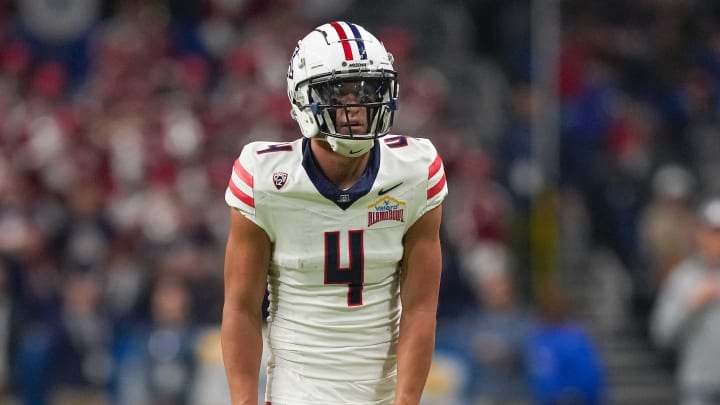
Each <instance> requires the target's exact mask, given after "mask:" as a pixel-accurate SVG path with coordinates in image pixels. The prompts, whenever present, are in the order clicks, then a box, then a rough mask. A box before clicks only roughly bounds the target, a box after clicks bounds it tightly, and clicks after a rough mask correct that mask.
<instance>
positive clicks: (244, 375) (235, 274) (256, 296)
mask: <svg viewBox="0 0 720 405" xmlns="http://www.w3.org/2000/svg"><path fill="white" fill-rule="evenodd" d="M230 217H231V218H230V232H229V235H228V241H227V247H226V251H225V270H224V271H225V302H224V306H223V316H222V325H221V331H220V336H221V341H222V355H223V361H224V363H225V372H226V374H227V378H228V383H229V385H230V396H231V399H232V405H257V403H258V399H257V395H258V374H259V370H260V358H261V355H262V345H263V344H262V302H263V298H264V295H265V287H266V282H267V281H266V277H267V270H268V265H269V262H270V250H271V243H270V239H269V238H268V236H267V234H266V233H265V231H264V230H263V229H262V228H260V227H259V226H258V225H256V224H255V223H253V222H252V221H250V220H249V219H247V218H245V217H244V216H243V215H242V214H241V213H240V212H239V211H237V210H235V209H231V214H230Z"/></svg>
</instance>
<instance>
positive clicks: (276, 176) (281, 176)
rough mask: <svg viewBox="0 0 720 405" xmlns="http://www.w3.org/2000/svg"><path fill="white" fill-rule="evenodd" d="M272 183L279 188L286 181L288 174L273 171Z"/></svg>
mask: <svg viewBox="0 0 720 405" xmlns="http://www.w3.org/2000/svg"><path fill="white" fill-rule="evenodd" d="M272 177H273V184H274V185H275V188H276V189H278V190H280V189H281V188H282V187H283V186H284V185H285V182H286V181H287V177H288V174H287V173H285V172H275V173H273V176H272Z"/></svg>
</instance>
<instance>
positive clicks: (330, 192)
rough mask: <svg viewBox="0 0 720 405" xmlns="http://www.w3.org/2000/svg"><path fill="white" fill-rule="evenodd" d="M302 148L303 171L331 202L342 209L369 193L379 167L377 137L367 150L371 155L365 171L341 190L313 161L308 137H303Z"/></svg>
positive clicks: (313, 157)
mask: <svg viewBox="0 0 720 405" xmlns="http://www.w3.org/2000/svg"><path fill="white" fill-rule="evenodd" d="M302 149H303V160H302V165H303V167H304V168H305V172H306V173H307V175H308V177H310V180H311V181H312V182H313V184H314V185H315V188H316V189H317V190H318V191H319V192H320V194H322V195H323V196H324V197H325V198H327V199H328V200H330V201H332V202H333V203H335V205H337V206H338V207H340V208H341V209H343V210H345V209H347V208H348V207H349V206H351V205H352V204H353V203H354V202H355V201H357V200H358V199H359V198H360V197H362V196H364V195H365V194H367V193H369V192H370V189H371V188H372V186H373V184H374V183H375V178H376V177H377V174H378V171H379V169H380V145H379V143H378V141H377V139H376V140H375V145H373V148H372V149H370V152H368V153H370V154H371V155H370V159H369V160H368V165H367V167H366V168H365V172H364V173H363V175H362V176H361V177H360V179H358V181H357V182H356V183H355V184H353V185H352V187H350V188H349V189H347V190H343V189H341V188H339V187H338V186H336V185H335V184H333V183H332V182H331V181H330V180H329V179H328V178H327V177H326V176H325V174H324V173H323V172H322V170H320V167H319V166H318V164H317V162H316V161H315V156H313V154H312V148H311V147H310V139H308V138H305V139H303V144H302Z"/></svg>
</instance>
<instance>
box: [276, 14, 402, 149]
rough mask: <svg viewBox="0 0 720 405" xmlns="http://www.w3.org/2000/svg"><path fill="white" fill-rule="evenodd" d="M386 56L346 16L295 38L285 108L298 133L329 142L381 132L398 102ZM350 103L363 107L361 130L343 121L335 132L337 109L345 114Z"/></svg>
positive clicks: (372, 38)
mask: <svg viewBox="0 0 720 405" xmlns="http://www.w3.org/2000/svg"><path fill="white" fill-rule="evenodd" d="M392 62H393V58H392V55H391V54H390V53H388V52H387V51H386V50H385V47H384V46H383V44H382V43H381V42H380V41H379V40H378V39H377V38H375V36H374V35H372V34H371V33H369V32H368V31H367V30H365V29H364V28H363V27H361V26H359V25H357V24H353V23H349V22H331V23H327V24H323V25H321V26H319V27H317V28H316V29H315V30H313V31H312V32H310V33H309V34H308V35H306V36H305V38H303V39H302V40H300V41H298V45H297V47H296V48H295V51H294V52H293V55H292V57H291V58H290V65H289V67H288V74H287V90H288V97H289V98H290V104H291V105H292V110H291V112H290V113H291V115H292V117H293V118H294V119H295V120H296V121H297V122H298V125H299V126H300V130H301V132H302V134H303V135H304V136H306V137H308V138H312V137H316V136H324V137H325V138H326V139H327V140H328V142H329V143H330V144H331V145H333V144H335V143H336V142H339V141H340V140H342V139H347V140H357V141H364V142H362V143H367V142H369V141H372V140H373V139H375V138H378V137H381V136H383V135H386V134H387V133H388V131H389V130H390V127H391V126H392V123H393V117H394V115H395V110H397V102H398V99H397V97H398V82H397V73H396V72H395V70H394V69H393V66H392ZM347 93H353V94H354V96H355V97H354V98H353V99H352V101H351V102H349V103H348V102H346V101H343V97H342V96H343V95H345V94H347ZM356 107H364V108H366V111H367V122H366V124H367V125H366V126H365V127H366V129H367V131H366V132H367V133H354V132H353V128H352V127H350V125H349V124H348V125H345V126H346V127H347V128H346V129H344V130H343V131H342V132H344V133H341V130H340V128H336V114H337V112H338V111H341V109H344V110H345V114H349V113H348V109H349V108H356ZM356 128H357V127H356ZM351 149H352V148H351ZM368 150H369V149H368Z"/></svg>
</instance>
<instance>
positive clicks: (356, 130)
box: [340, 121, 367, 135]
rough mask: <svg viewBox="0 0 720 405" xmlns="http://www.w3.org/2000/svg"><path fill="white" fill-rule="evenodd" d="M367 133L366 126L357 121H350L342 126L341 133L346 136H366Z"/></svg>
mask: <svg viewBox="0 0 720 405" xmlns="http://www.w3.org/2000/svg"><path fill="white" fill-rule="evenodd" d="M365 132H367V130H366V128H365V125H364V124H361V123H359V122H357V121H350V122H348V123H345V124H343V125H341V126H340V133H341V134H344V135H349V134H351V133H352V134H364V133H365Z"/></svg>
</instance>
